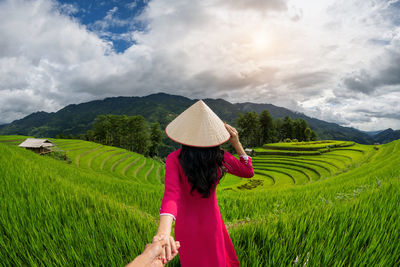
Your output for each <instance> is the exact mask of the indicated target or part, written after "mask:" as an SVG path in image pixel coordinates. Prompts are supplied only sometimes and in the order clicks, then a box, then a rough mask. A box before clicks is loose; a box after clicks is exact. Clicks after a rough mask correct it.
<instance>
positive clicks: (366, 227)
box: [0, 136, 400, 266]
mask: <svg viewBox="0 0 400 267" xmlns="http://www.w3.org/2000/svg"><path fill="white" fill-rule="evenodd" d="M25 138H26V136H0V177H1V179H0V196H1V201H0V232H1V235H0V265H4V266H21V265H22V266H41V265H46V266H82V265H89V266H91V265H102V266H124V265H125V264H127V263H128V262H129V261H131V260H132V259H133V258H134V257H135V256H137V255H138V254H140V253H141V252H142V251H143V248H144V246H145V244H146V243H149V242H151V239H152V237H153V235H154V234H155V233H156V230H157V226H158V218H159V216H158V214H159V208H160V203H161V199H162V196H163V189H164V187H163V181H164V165H163V163H162V162H159V161H155V160H153V159H151V158H147V157H144V156H143V155H140V154H137V153H133V152H129V151H127V150H124V149H120V148H116V147H110V146H104V145H100V144H96V143H92V142H87V141H81V140H71V139H50V140H51V141H52V142H54V143H55V144H56V145H57V149H59V150H62V151H65V152H66V153H67V155H68V158H69V159H70V162H69V163H68V162H67V161H62V160H56V159H53V158H51V157H48V156H40V155H38V154H35V153H33V152H32V151H29V150H25V149H22V148H19V147H17V145H18V144H19V143H21V142H22V141H24V140H25ZM254 151H255V155H254V156H253V157H252V159H253V167H254V171H255V176H254V177H253V178H250V179H243V178H238V177H235V176H233V175H230V174H227V175H225V177H224V178H223V179H222V181H221V183H220V185H219V186H218V192H217V195H218V203H219V206H220V210H221V214H222V217H223V219H224V222H225V224H226V226H227V228H228V231H229V234H230V236H231V238H232V241H233V244H234V246H235V250H236V253H237V254H238V257H239V260H240V262H241V266H305V265H308V266H399V265H400V242H398V240H400V226H399V225H400V222H399V220H400V168H399V164H400V140H397V141H394V142H391V143H389V144H385V145H376V146H370V145H360V144H356V143H353V142H345V141H315V142H298V143H276V144H267V145H264V146H263V147H260V148H256V149H254ZM205 223H206V222H205ZM167 266H179V260H178V259H174V260H173V261H172V262H171V263H169V264H168V265H167Z"/></svg>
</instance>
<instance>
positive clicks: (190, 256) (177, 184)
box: [160, 149, 254, 266]
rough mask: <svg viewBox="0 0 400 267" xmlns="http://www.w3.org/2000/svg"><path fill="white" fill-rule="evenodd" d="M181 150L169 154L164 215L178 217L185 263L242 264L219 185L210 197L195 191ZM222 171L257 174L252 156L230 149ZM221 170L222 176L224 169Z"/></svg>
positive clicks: (177, 235)
mask: <svg viewBox="0 0 400 267" xmlns="http://www.w3.org/2000/svg"><path fill="white" fill-rule="evenodd" d="M180 152H181V149H178V150H175V151H174V152H172V153H170V154H169V155H168V157H167V161H166V165H165V168H166V172H165V192H164V197H163V200H162V203H161V209H160V214H161V215H170V216H173V217H174V219H175V220H176V223H175V238H176V240H179V241H180V243H181V248H180V251H179V254H180V261H181V264H182V266H239V262H238V260H237V257H236V253H235V250H234V248H233V245H232V241H231V240H230V238H229V235H228V232H227V230H226V228H225V225H224V223H223V220H222V217H221V214H220V211H219V207H218V203H217V198H216V186H214V187H213V188H212V189H211V191H210V195H209V197H207V198H204V197H203V195H202V194H200V193H199V192H197V191H196V190H195V191H193V192H191V191H192V190H191V189H192V185H191V184H190V183H189V180H188V177H187V176H186V174H185V172H184V170H183V168H182V166H181V164H180V161H179V154H180ZM222 171H226V172H229V173H231V174H234V175H237V176H240V177H252V176H253V175H254V171H253V168H252V163H251V158H250V157H249V158H248V159H247V160H246V159H245V157H241V158H240V160H238V159H236V158H235V157H234V156H233V155H232V154H230V153H229V152H226V151H225V153H224V159H223V162H222ZM217 172H218V177H221V169H220V168H217ZM218 182H219V181H216V183H218Z"/></svg>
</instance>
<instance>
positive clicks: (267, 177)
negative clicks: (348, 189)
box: [221, 140, 377, 191]
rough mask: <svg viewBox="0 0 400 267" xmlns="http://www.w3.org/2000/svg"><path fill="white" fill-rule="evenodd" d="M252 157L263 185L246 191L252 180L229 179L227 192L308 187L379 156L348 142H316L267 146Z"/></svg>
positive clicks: (224, 187)
mask: <svg viewBox="0 0 400 267" xmlns="http://www.w3.org/2000/svg"><path fill="white" fill-rule="evenodd" d="M254 150H255V155H254V156H253V157H252V160H253V167H254V172H255V174H256V175H255V177H254V178H252V179H261V181H262V183H260V182H259V183H253V186H251V187H243V185H245V184H246V183H251V179H250V181H248V180H243V179H236V178H234V177H233V176H232V175H228V176H227V177H226V180H224V181H223V182H222V184H221V185H222V186H221V188H223V189H225V190H233V191H235V190H249V189H251V190H264V189H267V190H271V189H276V188H281V187H287V186H288V185H305V184H307V183H312V182H315V181H318V180H321V179H327V178H329V177H332V176H335V175H337V174H339V173H343V172H346V171H348V170H350V169H352V168H355V167H356V166H359V165H361V164H363V163H364V162H365V161H367V160H368V159H369V158H370V157H372V156H373V155H374V154H375V153H376V151H377V150H376V149H375V148H374V147H373V146H368V145H360V144H355V143H354V142H345V141H329V140H328V141H315V142H297V143H276V144H267V145H265V146H264V147H262V148H255V149H254Z"/></svg>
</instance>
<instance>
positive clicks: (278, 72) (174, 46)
mask: <svg viewBox="0 0 400 267" xmlns="http://www.w3.org/2000/svg"><path fill="white" fill-rule="evenodd" d="M396 2H397V1H377V0H365V1H361V0H354V1H344V0H342V1H333V0H331V1H317V0H314V1H300V0H289V1H284V0H274V1H261V0H252V1H222V0H203V1H186V0H176V1H173V2H171V1H166V0H152V1H150V2H149V3H148V6H147V8H146V9H145V10H144V11H143V12H142V13H141V15H140V16H139V17H137V18H136V20H137V21H126V20H124V21H122V20H121V21H120V20H119V19H118V17H117V16H116V15H115V14H116V12H117V11H118V10H117V8H114V9H112V10H110V11H109V12H108V14H107V16H106V17H105V18H104V19H103V20H101V21H99V22H97V24H96V23H95V24H94V25H97V28H96V30H95V31H93V32H92V31H91V29H92V30H93V28H87V27H85V26H83V25H80V24H79V23H78V21H76V20H74V19H72V18H71V17H70V16H69V15H68V14H65V13H68V12H60V6H59V5H58V4H57V3H55V2H52V1H50V0H36V1H23V0H14V1H12V0H8V1H4V2H1V3H0V35H1V36H2V37H3V36H4V38H1V39H0V48H1V49H0V97H1V98H0V121H11V120H13V119H17V118H20V117H22V116H24V115H28V114H29V113H31V112H33V111H37V110H41V109H43V110H46V111H55V110H57V109H58V108H60V107H62V106H63V105H66V104H68V103H78V102H83V101H88V100H92V99H98V98H103V97H105V96H117V95H147V94H150V93H155V92H159V91H164V92H167V93H174V94H181V95H184V96H188V97H196V98H202V97H204V98H206V97H224V98H225V99H227V100H228V101H232V102H243V101H252V102H258V103H260V102H264V103H273V104H276V105H283V106H285V107H288V108H290V109H294V110H297V111H302V112H304V113H306V114H308V115H313V116H317V117H319V118H321V119H326V120H329V121H334V122H339V123H342V124H346V125H350V126H357V127H360V128H362V129H378V128H379V129H380V128H384V127H388V126H390V127H392V128H400V120H399V119H396V118H395V117H394V116H392V113H391V112H390V110H389V109H390V107H388V105H385V104H384V103H388V102H387V101H388V99H389V100H390V101H392V102H393V103H394V102H395V101H398V100H400V96H399V95H398V91H399V86H398V83H397V80H396V77H399V76H396V73H397V72H396V68H392V66H394V65H396V64H394V65H393V64H392V63H393V62H391V61H390V58H393V57H390V54H389V52H388V51H390V50H391V51H399V50H396V49H398V47H399V46H398V45H397V43H398V32H399V27H398V26H396V25H394V22H395V21H396V16H399V15H397V14H399V13H396V12H392V11H390V10H391V9H393V8H394V7H393V5H394V4H395V3H396ZM133 3H134V2H133ZM71 12H73V10H72V11H71ZM397 20H399V18H398V17H397ZM135 22H142V23H145V24H147V28H146V31H144V32H139V31H133V32H127V33H124V34H123V36H109V35H107V33H108V27H110V25H114V26H115V25H122V24H121V23H123V24H124V25H125V24H126V23H129V24H134V23H135ZM91 27H94V26H93V25H92V26H91ZM99 36H100V37H99ZM101 37H110V38H123V39H124V40H134V41H135V42H136V43H135V44H134V45H132V46H131V47H130V48H129V49H127V50H126V51H125V52H124V53H120V54H116V53H115V52H114V51H113V50H112V44H111V43H109V42H107V41H105V40H104V39H102V38H101ZM377 66H378V67H377ZM388 69H390V70H393V72H388V71H387V70H388ZM389 74H390V75H389ZM10 77H12V78H10ZM368 77H369V78H368ZM367 78H368V79H372V80H374V81H375V82H370V80H368V79H367ZM357 79H358V80H357ZM357 86H362V87H360V90H354V88H356V87H357ZM368 86H369V87H370V88H368ZM363 90H364V91H368V93H369V94H370V95H367V94H365V93H366V92H363ZM371 93H372V95H371ZM23 94H25V95H29V96H30V98H32V102H31V104H27V103H26V102H24V101H20V102H18V100H17V99H18V98H20V97H21V95H23ZM10 99H13V101H14V102H13V103H14V105H12V106H10V105H6V101H9V102H10ZM11 102H12V101H11ZM18 103H20V105H19V104H18ZM377 103H378V104H379V103H381V104H382V105H377V106H375V107H374V108H372V107H373V105H372V104H377ZM19 106H21V107H22V106H23V108H21V107H19ZM364 108H365V109H366V110H368V111H370V112H369V113H367V112H364V111H363V110H364ZM360 110H362V111H360ZM385 114H386V116H387V117H388V118H387V119H384V118H382V117H381V116H384V115H385ZM389 117H390V118H389ZM378 118H379V119H378Z"/></svg>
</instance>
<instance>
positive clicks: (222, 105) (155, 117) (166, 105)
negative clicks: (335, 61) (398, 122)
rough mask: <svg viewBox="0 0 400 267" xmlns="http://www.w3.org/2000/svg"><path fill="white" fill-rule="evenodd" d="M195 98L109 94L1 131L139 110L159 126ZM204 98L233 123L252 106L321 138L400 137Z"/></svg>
mask: <svg viewBox="0 0 400 267" xmlns="http://www.w3.org/2000/svg"><path fill="white" fill-rule="evenodd" d="M197 100H198V99H190V98H187V97H183V96H179V95H170V94H166V93H156V94H151V95H148V96H143V97H137V96H132V97H123V96H119V97H109V98H105V99H103V100H94V101H90V102H86V103H81V104H71V105H68V106H66V107H64V108H62V109H60V110H59V111H57V112H51V113H48V112H44V111H39V112H35V113H32V114H30V115H28V116H26V117H24V118H22V119H20V120H15V121H13V122H11V123H9V124H7V125H4V126H1V125H0V134H21V135H30V136H35V137H55V136H56V135H57V134H59V133H62V132H64V134H73V135H77V134H81V133H86V131H87V130H89V129H91V128H92V125H93V121H94V119H95V118H96V117H97V115H100V114H126V115H138V114H140V115H142V116H143V117H145V118H146V120H147V121H150V122H152V121H158V122H160V124H161V126H162V127H165V126H166V125H167V123H168V122H170V121H171V120H172V119H174V118H175V117H176V116H177V115H178V114H179V113H181V112H182V111H184V110H185V109H186V108H187V107H189V106H190V105H192V104H193V103H195V102H196V101H197ZM204 101H205V102H206V104H207V105H209V106H210V108H212V109H213V110H214V111H215V112H216V113H217V115H218V116H220V117H221V119H223V120H225V121H227V122H228V123H231V124H233V125H234V124H235V119H236V118H237V116H238V113H239V112H241V113H244V112H246V111H253V110H255V111H257V112H258V113H259V112H261V111H262V110H264V109H266V110H268V111H269V112H270V113H271V115H272V117H274V118H283V117H285V116H290V117H291V118H293V119H296V118H302V119H305V120H306V121H307V122H308V123H309V125H310V128H311V129H312V130H314V131H316V132H317V134H318V137H319V138H320V139H335V140H349V141H355V142H357V143H361V144H372V143H374V142H380V143H383V142H390V141H392V140H395V139H399V138H400V137H397V136H398V135H397V132H398V131H393V130H392V129H390V130H391V131H393V132H394V133H392V132H386V131H388V130H385V131H383V132H381V133H379V134H377V135H376V136H379V138H380V139H379V140H381V141H376V140H375V136H370V135H369V134H368V133H365V132H362V131H359V130H357V129H354V128H349V127H343V126H340V125H338V124H336V123H330V122H326V121H322V120H319V119H315V118H311V117H308V116H306V115H304V114H302V113H297V112H293V111H291V110H289V109H286V108H283V107H278V106H275V105H272V104H256V103H251V102H245V103H230V102H228V101H226V100H224V99H221V98H219V99H212V98H207V99H204ZM383 133H385V134H383ZM381 134H382V135H381ZM395 137H397V138H395ZM393 138H395V139H393Z"/></svg>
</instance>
